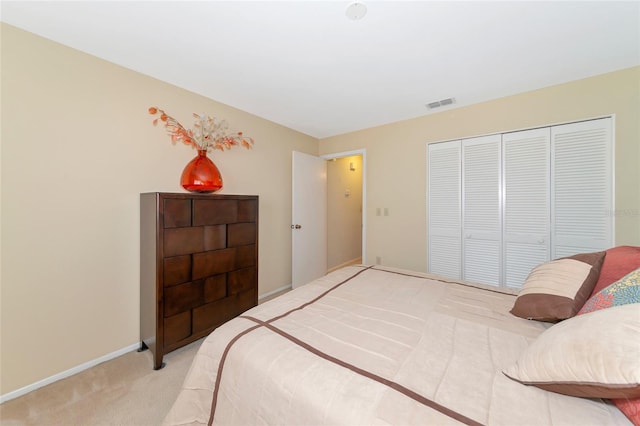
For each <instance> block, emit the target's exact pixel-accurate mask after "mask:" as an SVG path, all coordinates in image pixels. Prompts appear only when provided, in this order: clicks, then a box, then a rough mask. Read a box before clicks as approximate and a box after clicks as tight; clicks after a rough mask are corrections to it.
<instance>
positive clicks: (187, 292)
mask: <svg viewBox="0 0 640 426" xmlns="http://www.w3.org/2000/svg"><path fill="white" fill-rule="evenodd" d="M202 304H204V281H194V282H191V283H186V284H180V285H174V286H173V287H169V288H167V289H165V291H164V316H165V317H170V316H173V315H176V314H179V313H181V312H185V311H188V310H189V309H191V308H195V307H196V306H199V305H202Z"/></svg>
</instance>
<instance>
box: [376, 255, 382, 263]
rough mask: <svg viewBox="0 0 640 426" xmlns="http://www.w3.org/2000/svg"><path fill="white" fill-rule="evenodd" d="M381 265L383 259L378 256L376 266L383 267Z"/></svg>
mask: <svg viewBox="0 0 640 426" xmlns="http://www.w3.org/2000/svg"><path fill="white" fill-rule="evenodd" d="M381 264H382V257H380V256H376V265H381Z"/></svg>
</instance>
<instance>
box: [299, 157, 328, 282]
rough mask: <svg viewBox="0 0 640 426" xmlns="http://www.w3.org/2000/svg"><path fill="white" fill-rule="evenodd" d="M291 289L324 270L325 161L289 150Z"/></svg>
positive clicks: (317, 275)
mask: <svg viewBox="0 0 640 426" xmlns="http://www.w3.org/2000/svg"><path fill="white" fill-rule="evenodd" d="M292 180H293V187H292V203H291V204H292V215H291V217H292V224H291V245H292V257H291V263H292V271H291V284H292V287H293V288H296V287H298V286H301V285H303V284H306V283H308V282H310V281H312V280H314V279H316V278H319V277H321V276H323V275H324V274H326V273H327V164H326V161H325V160H324V159H322V158H320V157H316V156H314V155H309V154H305V153H302V152H296V151H294V152H293V179H292Z"/></svg>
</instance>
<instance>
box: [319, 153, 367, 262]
mask: <svg viewBox="0 0 640 426" xmlns="http://www.w3.org/2000/svg"><path fill="white" fill-rule="evenodd" d="M351 164H352V165H353V167H354V169H355V170H351V169H350V165H351ZM346 191H349V195H348V196H347V195H345V193H346ZM360 256H362V156H361V155H352V156H349V157H342V158H336V159H335V160H334V161H328V162H327V267H328V269H329V270H331V269H334V268H336V267H338V266H341V265H344V264H345V263H347V262H351V261H354V260H357V259H358V258H360Z"/></svg>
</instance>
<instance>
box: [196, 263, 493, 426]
mask: <svg viewBox="0 0 640 426" xmlns="http://www.w3.org/2000/svg"><path fill="white" fill-rule="evenodd" d="M370 269H373V270H375V271H379V272H387V273H390V274H399V275H406V276H411V277H416V278H423V279H431V278H426V277H424V276H421V275H411V274H407V273H400V272H394V271H387V270H385V269H378V268H375V267H374V266H368V267H364V268H363V269H362V270H360V271H358V272H356V273H355V274H353V275H352V276H350V277H349V278H347V279H345V280H344V281H341V282H339V283H338V284H336V285H334V286H333V287H331V288H330V289H328V290H326V291H325V292H324V293H322V294H320V295H319V296H317V297H316V298H314V299H312V300H311V301H309V302H305V303H303V304H302V305H300V306H298V307H297V308H294V309H291V310H289V311H287V312H285V313H284V314H281V315H278V316H276V317H273V318H271V319H269V320H267V321H262V320H259V319H257V318H254V317H251V316H248V315H241V316H240V318H244V319H247V320H250V321H253V322H255V323H256V325H254V326H252V327H249V328H248V329H246V330H244V331H242V332H241V333H239V334H237V335H236V336H235V337H234V338H233V339H231V340H230V341H229V343H228V344H227V346H226V347H225V349H224V352H223V353H222V357H221V359H220V365H219V366H218V372H217V375H216V382H215V386H214V389H213V398H212V402H211V412H210V416H209V423H208V424H209V425H210V426H211V425H212V424H213V418H214V416H215V412H216V405H217V401H218V391H219V388H220V381H221V380H222V370H223V368H224V364H225V360H226V358H227V355H228V353H229V351H230V350H231V347H232V346H233V345H234V344H235V343H236V342H237V341H238V340H239V339H240V338H242V337H243V336H245V335H247V334H249V333H250V332H252V331H254V330H256V329H258V328H266V329H268V330H271V331H272V332H274V333H276V334H278V335H280V336H282V337H284V338H285V339H288V340H289V341H291V342H292V343H294V344H296V345H298V346H300V347H301V348H303V349H306V350H307V351H309V352H311V353H313V354H314V355H316V356H319V357H320V358H323V359H325V360H327V361H329V362H332V363H334V364H336V365H339V366H341V367H343V368H347V369H349V370H351V371H353V372H354V373H356V374H360V375H361V376H364V377H366V378H368V379H370V380H373V381H376V382H378V383H380V384H383V385H385V386H387V387H389V388H391V389H393V390H395V391H397V392H400V393H402V394H403V395H405V396H407V397H408V398H411V399H413V400H414V401H416V402H418V403H420V404H423V405H425V406H427V407H429V408H432V409H434V410H436V411H438V412H440V413H442V414H444V415H446V416H448V417H450V418H452V419H454V420H457V421H459V422H461V423H464V424H467V425H473V426H481V425H482V423H479V422H477V421H475V420H473V419H470V418H468V417H466V416H464V415H462V414H460V413H458V412H456V411H453V410H451V409H449V408H447V407H445V406H443V405H440V404H438V403H437V402H435V401H433V400H431V399H429V398H427V397H425V396H423V395H420V394H419V393H417V392H415V391H412V390H411V389H408V388H406V387H404V386H402V385H401V384H399V383H396V382H394V381H392V380H389V379H386V378H384V377H381V376H379V375H377V374H374V373H372V372H370V371H367V370H364V369H362V368H360V367H357V366H355V365H353V364H349V363H347V362H345V361H343V360H341V359H339V358H336V357H333V356H331V355H329V354H327V353H325V352H323V351H321V350H319V349H317V348H315V347H313V346H311V345H310V344H308V343H306V342H303V341H302V340H300V339H298V338H296V337H294V336H292V335H290V334H289V333H287V332H285V331H283V330H281V329H279V328H278V327H276V326H274V325H273V324H272V323H273V322H274V321H277V320H279V319H281V318H284V317H286V316H288V315H290V314H291V313H293V312H296V311H299V310H301V309H304V308H305V307H307V306H309V305H311V304H313V303H315V302H317V301H318V300H320V299H322V298H323V297H325V296H326V295H327V294H329V293H330V292H332V291H334V290H335V289H337V288H338V287H340V286H341V285H343V284H345V283H347V282H349V281H351V280H352V279H354V278H355V277H357V276H358V275H360V274H362V273H363V272H366V271H368V270H370ZM434 280H435V281H442V282H449V281H444V280H439V279H434ZM451 284H462V283H459V282H451ZM462 285H464V284H462Z"/></svg>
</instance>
